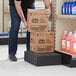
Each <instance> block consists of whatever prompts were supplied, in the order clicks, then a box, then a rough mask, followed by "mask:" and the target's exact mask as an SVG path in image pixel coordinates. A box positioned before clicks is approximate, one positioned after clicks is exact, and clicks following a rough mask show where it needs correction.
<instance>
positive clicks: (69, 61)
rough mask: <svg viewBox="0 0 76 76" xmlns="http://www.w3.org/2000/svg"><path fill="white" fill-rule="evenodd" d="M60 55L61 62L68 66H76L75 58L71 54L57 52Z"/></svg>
mask: <svg viewBox="0 0 76 76" xmlns="http://www.w3.org/2000/svg"><path fill="white" fill-rule="evenodd" d="M57 53H60V54H61V55H62V64H63V65H66V66H68V67H76V58H75V57H74V56H72V55H69V54H65V53H61V52H57Z"/></svg>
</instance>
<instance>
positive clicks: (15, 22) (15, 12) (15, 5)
mask: <svg viewBox="0 0 76 76" xmlns="http://www.w3.org/2000/svg"><path fill="white" fill-rule="evenodd" d="M44 3H45V7H46V8H47V11H45V12H46V14H47V16H48V17H49V16H50V14H51V8H50V0H44ZM9 5H10V16H11V29H10V32H9V59H10V60H11V61H17V58H16V56H15V55H16V52H17V40H18V31H19V27H20V22H21V21H22V22H23V23H24V25H25V26H26V28H27V26H28V25H27V9H28V8H30V9H34V0H9ZM29 48H30V33H29V32H28V31H27V50H29Z"/></svg>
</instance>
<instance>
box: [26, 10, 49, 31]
mask: <svg viewBox="0 0 76 76" xmlns="http://www.w3.org/2000/svg"><path fill="white" fill-rule="evenodd" d="M27 17H28V18H27V22H28V25H29V26H28V27H29V29H28V30H29V31H30V32H48V18H47V15H46V12H45V10H37V9H36V10H33V9H29V10H28V16H27Z"/></svg>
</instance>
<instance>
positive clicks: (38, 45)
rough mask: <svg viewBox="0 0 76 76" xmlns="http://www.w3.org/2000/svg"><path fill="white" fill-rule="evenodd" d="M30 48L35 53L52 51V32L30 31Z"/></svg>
mask: <svg viewBox="0 0 76 76" xmlns="http://www.w3.org/2000/svg"><path fill="white" fill-rule="evenodd" d="M30 50H31V51H33V52H36V53H46V52H54V32H32V33H31V36H30Z"/></svg>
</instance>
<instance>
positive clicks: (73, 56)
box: [56, 50, 76, 58]
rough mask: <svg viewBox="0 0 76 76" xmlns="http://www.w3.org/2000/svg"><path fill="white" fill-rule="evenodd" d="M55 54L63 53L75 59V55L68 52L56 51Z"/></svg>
mask: <svg viewBox="0 0 76 76" xmlns="http://www.w3.org/2000/svg"><path fill="white" fill-rule="evenodd" d="M56 51H57V52H60V53H64V54H67V55H71V56H72V58H76V55H75V54H74V55H73V54H70V53H68V52H65V51H61V50H56Z"/></svg>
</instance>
